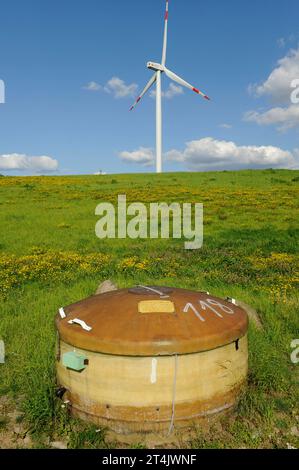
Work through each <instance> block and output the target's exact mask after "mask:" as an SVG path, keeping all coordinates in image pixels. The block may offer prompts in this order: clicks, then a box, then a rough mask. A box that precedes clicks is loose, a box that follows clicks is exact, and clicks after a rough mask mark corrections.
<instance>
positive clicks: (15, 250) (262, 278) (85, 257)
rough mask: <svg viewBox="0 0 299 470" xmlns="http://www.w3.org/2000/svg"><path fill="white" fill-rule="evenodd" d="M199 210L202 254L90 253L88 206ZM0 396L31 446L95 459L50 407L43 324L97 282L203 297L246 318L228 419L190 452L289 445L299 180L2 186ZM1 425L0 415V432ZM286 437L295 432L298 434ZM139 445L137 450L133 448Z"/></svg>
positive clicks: (58, 181) (294, 174) (75, 428)
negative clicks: (245, 369) (246, 354)
mask: <svg viewBox="0 0 299 470" xmlns="http://www.w3.org/2000/svg"><path fill="white" fill-rule="evenodd" d="M118 194H126V195H127V201H128V202H129V203H130V202H135V201H136V202H137V201H138V202H144V203H148V202H167V203H170V202H173V201H177V202H193V203H195V202H202V203H203V204H204V246H203V248H202V249H199V250H191V251H186V250H184V243H183V240H161V239H158V240H130V239H126V240H117V239H116V240H99V239H98V238H97V237H96V236H95V223H96V221H97V220H98V218H99V217H97V216H96V215H95V207H96V205H97V204H98V203H100V202H104V201H109V202H115V203H116V201H117V195H118ZM0 207H1V212H0V218H1V224H0V227H1V229H0V230H1V238H0V249H1V256H0V299H1V310H0V339H1V338H2V339H4V341H5V345H6V352H7V357H6V363H5V364H4V365H0V401H1V396H2V397H3V396H5V397H10V398H12V399H13V400H15V401H17V402H18V404H19V407H20V410H21V412H22V413H24V414H21V417H20V420H22V422H23V425H24V426H26V429H28V430H29V431H28V432H29V434H30V436H31V439H32V445H33V446H34V447H47V442H48V441H47V439H46V437H50V439H52V440H55V439H56V440H57V439H62V440H64V439H65V440H67V442H68V447H70V448H81V447H105V446H108V445H111V444H108V443H107V442H106V440H105V431H103V432H100V433H96V432H95V428H94V427H93V426H88V425H86V424H84V423H80V422H78V421H75V420H73V419H71V418H69V417H68V416H67V414H66V413H65V411H64V410H63V409H61V402H59V401H57V400H56V398H55V368H54V357H55V355H54V347H55V330H54V321H53V320H54V316H55V314H56V312H57V309H58V308H59V307H60V306H63V305H67V304H70V303H73V302H75V301H76V300H79V299H82V298H84V297H87V296H89V295H91V294H92V293H93V292H94V291H95V289H96V287H97V286H98V284H99V283H100V282H101V281H102V280H104V279H107V278H110V279H112V280H113V281H115V282H116V283H117V284H118V285H119V286H120V287H122V286H129V285H130V286H131V285H135V284H138V283H149V284H164V285H171V286H179V287H188V288H192V289H199V290H208V291H210V292H211V294H214V295H218V296H220V297H226V296H232V297H236V298H238V299H240V300H243V301H244V302H246V303H248V304H250V305H252V306H253V307H254V308H255V309H256V310H257V311H258V313H259V316H260V319H261V321H262V323H263V330H262V331H259V330H257V329H255V327H254V325H250V335H249V348H250V364H249V366H250V373H249V383H248V389H247V391H246V393H244V395H243V396H242V398H241V400H240V403H239V406H238V410H237V411H236V413H235V414H234V415H232V416H227V417H223V418H222V419H221V420H220V421H219V422H217V423H213V424H211V426H210V427H207V428H205V429H198V430H197V431H196V436H195V437H194V438H192V440H190V443H189V445H190V447H193V448H195V447H199V448H206V447H229V448H231V447H250V448H251V447H254V448H255V447H271V448H277V447H284V448H285V447H288V446H294V447H298V446H299V440H298V427H299V393H298V370H299V365H294V364H292V363H291V360H290V354H291V352H292V350H291V346H290V344H291V341H292V340H293V339H295V338H298V337H299V331H298V330H299V319H298V315H299V294H298V285H299V270H298V268H299V254H298V241H299V171H288V170H271V169H269V170H264V171H249V170H248V171H240V172H209V173H173V174H162V175H150V174H138V175H106V176H61V177H54V176H53V177H46V176H41V177H0ZM5 428H6V416H5V415H3V416H1V412H0V441H1V430H2V432H4V433H5ZM296 429H297V431H296ZM142 445H143V444H142V442H141V443H140V446H142ZM0 447H1V443H0Z"/></svg>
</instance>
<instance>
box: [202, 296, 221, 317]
mask: <svg viewBox="0 0 299 470" xmlns="http://www.w3.org/2000/svg"><path fill="white" fill-rule="evenodd" d="M207 300H209V299H207ZM199 303H200V306H201V308H202V309H203V310H206V309H207V308H209V309H210V310H212V312H214V313H216V315H217V317H219V318H223V316H222V315H221V313H219V312H217V310H215V309H214V308H213V307H212V306H211V305H210V304H208V303H207V302H204V301H203V300H199Z"/></svg>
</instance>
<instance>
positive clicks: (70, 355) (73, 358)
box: [62, 351, 87, 372]
mask: <svg viewBox="0 0 299 470" xmlns="http://www.w3.org/2000/svg"><path fill="white" fill-rule="evenodd" d="M62 364H63V365H64V366H65V367H67V368H68V369H72V370H76V371H78V372H79V371H81V370H83V369H85V368H86V365H87V357H86V356H84V355H83V354H79V353H76V352H75V351H69V352H67V353H64V354H63V355H62Z"/></svg>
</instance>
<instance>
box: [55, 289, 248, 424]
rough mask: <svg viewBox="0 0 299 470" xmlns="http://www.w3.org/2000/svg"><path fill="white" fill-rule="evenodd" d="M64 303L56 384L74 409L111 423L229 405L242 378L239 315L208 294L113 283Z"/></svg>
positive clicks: (163, 420) (176, 417)
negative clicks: (108, 288) (116, 286)
mask: <svg viewBox="0 0 299 470" xmlns="http://www.w3.org/2000/svg"><path fill="white" fill-rule="evenodd" d="M152 289H154V291H153V290H152ZM64 312H65V315H66V316H65V318H62V317H61V315H60V314H58V315H57V317H56V326H57V330H58V334H59V341H58V354H57V378H58V384H59V385H60V386H63V387H65V388H66V389H67V392H66V394H65V397H66V398H67V399H68V400H69V402H70V407H71V411H72V413H73V414H74V415H76V416H79V417H81V418H83V419H87V420H90V421H93V422H95V423H97V424H98V425H105V426H108V427H109V428H110V429H113V430H114V431H116V432H120V433H131V432H134V433H135V432H153V431H154V432H159V431H162V430H164V429H169V426H170V424H171V423H174V426H175V427H177V426H183V425H189V424H191V423H192V422H194V421H196V420H198V419H200V418H203V417H207V416H211V415H215V414H217V413H220V412H221V411H224V410H227V409H229V408H231V407H233V405H234V404H235V403H236V400H237V398H238V394H239V391H240V389H241V387H242V385H243V384H244V383H245V382H246V376H247V363H248V353H247V328H248V319H247V314H246V313H245V311H244V310H242V309H241V308H240V307H237V306H236V305H234V304H232V303H230V302H227V301H224V300H222V299H218V298H216V297H213V296H210V295H209V294H207V293H198V292H194V291H189V290H185V289H175V288H173V289H172V288H165V287H164V288H163V287H152V286H150V288H148V287H137V288H133V289H120V290H117V291H114V292H109V293H105V294H100V295H96V296H93V297H90V298H88V299H86V300H83V301H81V302H78V303H76V304H73V305H70V306H68V307H65V308H64ZM62 316H63V315H62ZM74 319H78V320H80V321H82V320H83V321H84V322H85V323H84V324H83V327H84V328H86V327H91V329H90V330H89V331H87V330H86V329H84V328H83V327H82V324H81V325H80V324H79V323H76V321H77V320H75V322H73V323H69V322H70V320H74Z"/></svg>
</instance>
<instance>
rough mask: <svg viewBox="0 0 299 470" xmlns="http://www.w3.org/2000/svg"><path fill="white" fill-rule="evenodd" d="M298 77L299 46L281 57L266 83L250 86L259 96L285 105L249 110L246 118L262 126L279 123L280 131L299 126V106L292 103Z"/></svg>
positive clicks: (251, 90)
mask: <svg viewBox="0 0 299 470" xmlns="http://www.w3.org/2000/svg"><path fill="white" fill-rule="evenodd" d="M296 79H299V48H298V49H297V50H294V49H292V50H291V51H290V52H289V53H288V54H287V55H286V56H285V57H283V58H282V59H280V60H279V61H278V63H277V67H276V68H275V69H274V70H273V71H272V72H271V73H270V75H269V77H268V78H267V80H266V81H265V82H264V83H262V84H260V85H249V87H248V89H249V92H251V93H254V94H255V95H256V96H257V97H262V96H268V97H269V98H270V99H271V101H272V102H273V103H276V104H281V105H285V106H276V107H274V108H270V109H269V110H267V111H264V112H259V111H248V112H247V113H245V115H244V120H245V121H251V122H255V123H257V124H259V125H261V126H268V125H277V126H278V130H280V131H281V130H282V131H285V130H287V129H292V128H295V127H299V106H298V105H297V106H295V105H294V104H291V103H292V95H293V94H294V92H295V90H294V84H295V81H296ZM295 86H296V84H295Z"/></svg>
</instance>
